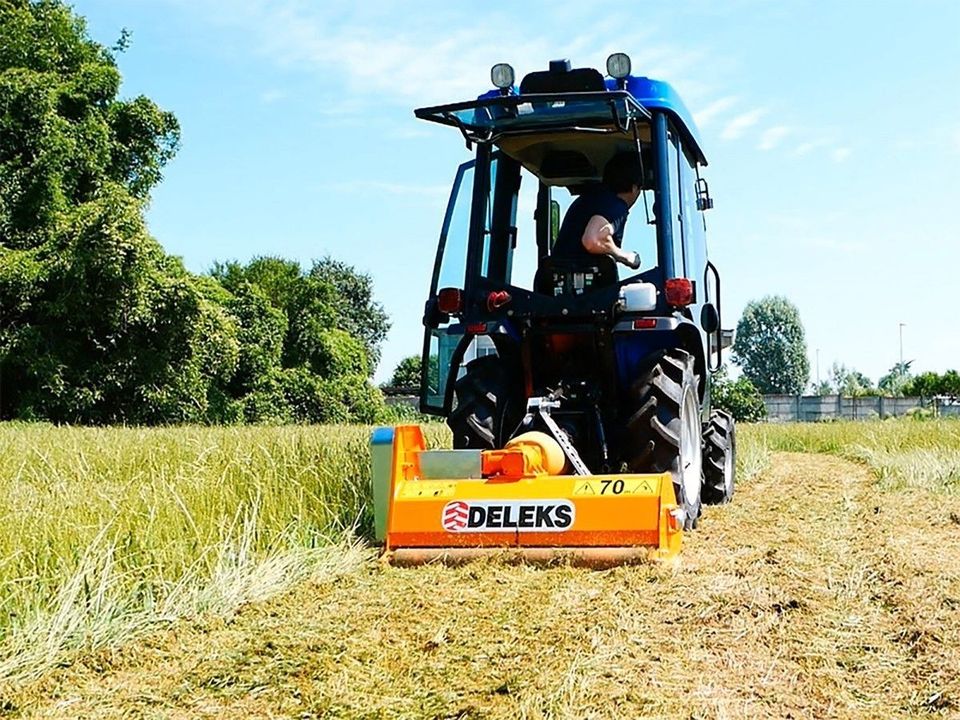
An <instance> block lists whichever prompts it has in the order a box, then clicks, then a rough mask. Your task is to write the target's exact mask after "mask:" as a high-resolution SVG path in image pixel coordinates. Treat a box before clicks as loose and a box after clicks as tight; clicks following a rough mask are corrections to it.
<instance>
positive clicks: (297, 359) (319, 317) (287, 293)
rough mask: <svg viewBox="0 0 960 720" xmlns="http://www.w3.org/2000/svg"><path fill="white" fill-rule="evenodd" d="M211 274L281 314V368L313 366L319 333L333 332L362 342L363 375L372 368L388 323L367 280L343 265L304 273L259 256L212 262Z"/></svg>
mask: <svg viewBox="0 0 960 720" xmlns="http://www.w3.org/2000/svg"><path fill="white" fill-rule="evenodd" d="M211 275H212V276H213V277H214V278H216V279H217V280H218V281H219V282H220V283H221V284H222V285H223V286H224V287H225V288H226V289H227V290H229V291H231V292H234V291H235V290H236V289H237V288H239V287H241V286H243V285H244V284H250V285H254V286H256V287H258V288H259V289H260V291H261V292H262V293H263V295H264V296H265V297H266V298H267V299H268V300H269V301H270V303H271V304H272V305H273V307H275V308H277V309H278V310H281V311H282V312H284V313H285V314H286V316H287V318H288V330H287V336H286V339H285V341H284V350H283V353H284V365H285V366H287V367H293V366H296V365H299V364H301V363H304V362H307V363H312V362H315V361H316V357H315V356H316V353H317V352H318V351H319V350H318V348H319V347H320V346H321V345H322V343H323V342H324V341H323V339H322V335H323V333H325V332H327V331H329V330H332V329H337V330H343V331H345V332H347V333H349V334H350V335H351V336H353V337H355V338H358V339H360V340H361V342H362V343H363V348H364V349H363V352H364V356H365V358H366V364H367V374H368V375H369V374H372V373H373V371H374V369H375V368H376V365H377V362H378V360H379V358H380V346H381V345H382V343H383V340H384V339H385V338H386V335H387V331H388V330H389V329H390V321H389V318H388V317H387V314H386V312H385V311H384V310H383V307H382V306H381V305H380V303H378V302H376V301H375V300H374V299H373V284H372V281H371V280H370V277H369V276H367V275H364V274H363V273H359V272H357V271H356V270H355V269H354V268H352V267H351V266H349V265H347V264H346V263H343V262H340V261H338V260H333V259H331V258H324V259H323V260H320V261H318V262H315V263H314V264H313V265H312V266H311V268H310V270H309V271H306V272H304V270H303V268H302V267H301V266H300V264H299V263H297V262H295V261H292V260H284V259H282V258H276V257H258V258H254V259H253V260H251V261H250V262H249V263H247V264H246V265H244V264H242V263H238V262H235V261H233V262H227V263H217V264H216V265H214V267H213V269H212V270H211Z"/></svg>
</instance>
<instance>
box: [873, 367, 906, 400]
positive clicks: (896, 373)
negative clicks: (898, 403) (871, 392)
mask: <svg viewBox="0 0 960 720" xmlns="http://www.w3.org/2000/svg"><path fill="white" fill-rule="evenodd" d="M911 364H913V361H912V360H907V361H906V362H904V363H902V364H901V363H896V364H895V365H894V366H893V367H892V368H890V371H889V372H888V373H887V374H886V375H884V376H883V377H882V378H880V380H878V381H877V389H878V390H879V391H880V392H882V393H884V394H886V395H894V396H902V395H903V394H904V389H905V388H906V387H907V386H908V385H909V384H910V381H911V379H912V378H913V376H912V375H911V374H910V365H911Z"/></svg>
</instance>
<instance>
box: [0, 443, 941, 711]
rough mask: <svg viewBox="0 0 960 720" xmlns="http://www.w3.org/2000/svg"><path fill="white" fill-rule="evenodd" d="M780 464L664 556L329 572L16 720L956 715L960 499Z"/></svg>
mask: <svg viewBox="0 0 960 720" xmlns="http://www.w3.org/2000/svg"><path fill="white" fill-rule="evenodd" d="M876 488H877V485H876V483H875V482H874V480H873V478H872V476H871V475H870V474H869V472H868V471H867V470H865V469H864V468H862V467H860V466H857V465H854V464H851V463H849V462H846V461H844V460H840V459H836V458H831V457H825V456H818V455H800V454H777V455H775V456H774V457H773V460H772V462H771V465H770V468H769V469H768V470H767V471H766V472H765V473H764V474H763V475H762V476H761V477H760V478H758V479H756V480H754V481H752V482H751V483H750V484H748V485H746V486H745V487H742V488H740V489H739V490H738V493H737V497H736V498H735V501H734V503H733V504H732V505H728V506H722V507H715V508H708V509H707V510H706V512H705V515H704V517H703V519H702V521H701V526H700V529H698V530H697V531H696V532H694V533H691V534H689V535H688V536H687V538H686V539H685V549H684V552H683V558H682V561H681V564H680V565H679V566H678V567H677V568H673V569H670V568H665V567H654V566H642V567H631V568H618V569H615V570H610V571H605V572H597V571H590V570H582V569H573V568H568V567H560V568H550V569H538V568H531V567H507V566H501V565H498V564H493V563H483V564H475V565H472V566H467V567H464V568H457V569H450V568H443V567H424V568H418V569H398V568H388V567H384V566H382V565H381V564H380V563H378V562H377V561H376V559H375V558H374V557H373V556H372V555H371V556H369V557H368V558H367V559H366V560H363V561H360V562H359V563H358V565H357V567H356V568H355V569H354V570H353V571H352V572H348V573H346V574H345V575H341V576H339V577H337V578H334V579H328V580H323V581H317V582H312V583H307V584H304V585H302V586H300V587H299V588H297V589H295V590H294V591H292V592H290V593H288V594H286V595H284V596H282V597H279V598H277V599H275V600H273V601H270V602H266V603H262V604H257V605H251V606H248V607H246V608H244V609H243V610H242V612H240V613H239V614H237V615H236V616H234V617H233V618H232V619H230V620H229V621H221V620H216V621H213V620H205V621H193V622H181V623H179V624H176V625H174V626H173V627H171V628H170V629H169V630H167V631H164V632H160V633H156V634H154V635H151V636H149V637H148V638H146V639H145V640H143V641H140V642H137V643H133V644H131V645H129V646H126V647H123V648H119V649H116V650H113V651H107V652H101V653H99V654H97V655H96V656H93V657H84V658H80V659H78V660H77V661H76V662H74V663H73V664H72V665H70V666H68V667H63V668H61V669H59V670H58V671H56V672H55V673H53V674H52V675H50V676H48V677H47V678H45V679H44V680H43V681H42V682H40V683H37V684H34V685H31V686H29V687H22V688H17V689H15V690H12V691H10V692H9V693H8V695H7V699H6V700H5V701H4V703H5V704H4V705H2V706H0V708H2V709H3V710H2V711H0V714H2V713H3V711H5V713H6V714H7V715H10V716H14V717H31V718H68V717H69V718H140V717H145V718H154V717H156V718H180V717H233V718H247V717H256V718H273V717H290V718H315V717H316V718H464V719H465V718H566V717H577V718H607V717H610V718H613V717H618V718H647V717H649V718H658V717H672V718H741V717H751V718H752V717H777V718H831V717H857V718H896V717H903V718H908V717H909V718H915V717H960V574H958V571H960V502H958V499H957V497H956V496H944V495H937V496H934V495H931V494H927V493H925V492H923V491H915V490H911V491H897V492H890V493H887V494H883V493H880V492H879V491H878V490H877V489H876Z"/></svg>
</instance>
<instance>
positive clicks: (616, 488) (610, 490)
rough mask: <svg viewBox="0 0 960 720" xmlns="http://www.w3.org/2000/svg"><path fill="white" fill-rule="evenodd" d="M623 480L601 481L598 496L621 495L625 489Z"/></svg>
mask: <svg viewBox="0 0 960 720" xmlns="http://www.w3.org/2000/svg"><path fill="white" fill-rule="evenodd" d="M625 487H626V486H625V485H624V482H623V480H601V481H600V494H601V495H622V494H623V491H624V489H625Z"/></svg>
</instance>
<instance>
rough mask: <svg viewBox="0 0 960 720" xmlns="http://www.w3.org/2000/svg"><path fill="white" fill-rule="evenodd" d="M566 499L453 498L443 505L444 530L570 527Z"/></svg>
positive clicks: (570, 505) (571, 516) (569, 504)
mask: <svg viewBox="0 0 960 720" xmlns="http://www.w3.org/2000/svg"><path fill="white" fill-rule="evenodd" d="M575 515H576V513H575V508H574V506H573V503H572V502H570V501H569V500H455V501H453V502H448V503H447V504H446V505H444V507H443V513H442V514H441V520H442V522H443V527H444V529H445V530H447V531H448V532H454V533H459V532H518V531H519V532H563V531H564V530H569V529H570V528H571V527H573V521H574V518H575Z"/></svg>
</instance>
